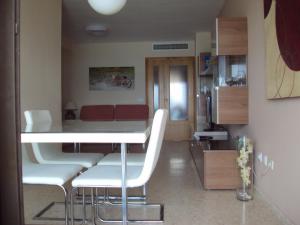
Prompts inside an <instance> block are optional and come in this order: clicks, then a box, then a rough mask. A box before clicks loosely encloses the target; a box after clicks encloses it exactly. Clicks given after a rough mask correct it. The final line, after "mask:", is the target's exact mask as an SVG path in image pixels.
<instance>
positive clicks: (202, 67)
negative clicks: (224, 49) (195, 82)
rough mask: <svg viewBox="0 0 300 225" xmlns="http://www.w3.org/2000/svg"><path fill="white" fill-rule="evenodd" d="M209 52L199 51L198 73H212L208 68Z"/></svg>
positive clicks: (202, 74) (205, 74)
mask: <svg viewBox="0 0 300 225" xmlns="http://www.w3.org/2000/svg"><path fill="white" fill-rule="evenodd" d="M210 60H211V53H210V52H201V53H200V56H199V75H200V76H207V75H212V70H211V68H210Z"/></svg>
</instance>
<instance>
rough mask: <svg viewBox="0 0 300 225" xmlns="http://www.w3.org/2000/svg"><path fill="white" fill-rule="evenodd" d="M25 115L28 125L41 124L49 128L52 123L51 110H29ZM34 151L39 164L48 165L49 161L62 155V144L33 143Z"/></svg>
mask: <svg viewBox="0 0 300 225" xmlns="http://www.w3.org/2000/svg"><path fill="white" fill-rule="evenodd" d="M24 115H25V120H26V123H27V125H34V124H37V123H41V124H42V125H43V126H45V125H46V126H47V125H48V124H51V123H52V117H51V114H50V111H49V110H28V111H25V112H24ZM32 150H33V154H34V157H35V159H36V161H37V162H38V163H47V162H48V160H53V159H55V158H57V157H58V156H59V155H60V154H62V151H61V144H47V143H32Z"/></svg>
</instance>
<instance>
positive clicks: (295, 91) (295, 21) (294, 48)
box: [264, 0, 300, 99]
mask: <svg viewBox="0 0 300 225" xmlns="http://www.w3.org/2000/svg"><path fill="white" fill-rule="evenodd" d="M264 6H265V39H266V40H265V43H266V45H265V49H266V56H265V67H266V81H267V86H266V87H267V97H268V99H280V98H290V97H299V96H300V79H299V77H300V45H299V39H300V30H299V26H300V14H299V8H300V1H299V0H288V1H287V0H264Z"/></svg>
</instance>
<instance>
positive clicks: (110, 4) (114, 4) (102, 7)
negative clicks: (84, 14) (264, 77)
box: [88, 0, 127, 15]
mask: <svg viewBox="0 0 300 225" xmlns="http://www.w3.org/2000/svg"><path fill="white" fill-rule="evenodd" d="M88 2H89V4H90V6H91V7H92V8H93V9H94V10H95V11H96V12H97V13H100V14H103V15H113V14H116V13H117V12H119V11H120V10H121V9H122V8H123V7H124V6H125V4H126V2H127V0H88Z"/></svg>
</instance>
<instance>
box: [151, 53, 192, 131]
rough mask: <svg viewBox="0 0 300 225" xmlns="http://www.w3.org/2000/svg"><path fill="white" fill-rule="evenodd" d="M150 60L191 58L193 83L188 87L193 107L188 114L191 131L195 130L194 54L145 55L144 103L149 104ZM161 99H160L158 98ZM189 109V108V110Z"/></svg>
mask: <svg viewBox="0 0 300 225" xmlns="http://www.w3.org/2000/svg"><path fill="white" fill-rule="evenodd" d="M151 60H158V61H159V60H169V61H172V60H191V61H192V63H193V71H192V73H193V74H192V78H193V84H192V85H191V87H189V88H192V100H191V101H190V102H191V103H190V104H192V105H193V108H192V110H191V113H190V114H189V116H190V117H191V118H190V120H191V125H192V132H194V131H195V129H196V118H195V116H196V106H195V103H196V97H195V93H196V68H195V65H196V64H195V63H196V57H195V56H178V57H176V56H175V57H146V58H145V73H146V76H145V97H146V104H147V105H149V83H148V81H149V71H148V65H149V62H150V61H151ZM160 101H161V99H160ZM189 111H190V110H189ZM150 114H151V113H150Z"/></svg>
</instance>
